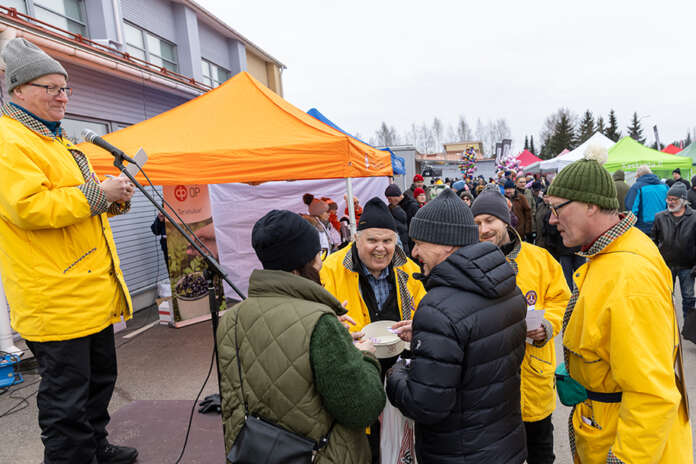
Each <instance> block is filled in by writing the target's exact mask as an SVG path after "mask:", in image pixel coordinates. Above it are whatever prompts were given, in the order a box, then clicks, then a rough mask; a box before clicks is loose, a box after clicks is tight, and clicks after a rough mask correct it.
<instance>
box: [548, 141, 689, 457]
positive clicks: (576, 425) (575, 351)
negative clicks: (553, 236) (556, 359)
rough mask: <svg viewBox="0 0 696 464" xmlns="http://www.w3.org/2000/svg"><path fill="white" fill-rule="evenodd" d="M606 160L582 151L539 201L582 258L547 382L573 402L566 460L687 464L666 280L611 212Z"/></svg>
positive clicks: (643, 239)
mask: <svg viewBox="0 0 696 464" xmlns="http://www.w3.org/2000/svg"><path fill="white" fill-rule="evenodd" d="M606 160H607V150H606V148H603V147H600V146H590V147H589V148H588V149H587V151H586V152H585V155H584V157H583V158H582V159H580V160H578V161H576V162H574V163H572V164H570V165H568V166H567V167H565V168H564V169H563V170H562V171H560V172H559V173H558V175H557V176H556V178H555V179H554V180H553V183H552V184H551V185H550V186H549V190H548V195H547V201H548V202H549V207H550V208H551V211H552V215H551V221H550V222H551V224H553V225H556V226H557V228H558V231H559V232H560V233H561V236H562V237H563V243H564V244H565V245H566V246H568V247H573V246H581V247H582V248H581V250H580V252H578V254H579V255H581V256H583V257H585V258H587V263H586V264H583V265H582V266H581V267H580V268H579V269H578V270H577V271H575V272H574V273H573V280H574V286H573V294H572V296H571V298H570V302H569V303H568V307H567V309H566V313H565V315H564V317H563V355H564V356H563V357H564V364H565V368H566V369H567V372H568V373H569V376H570V378H569V379H568V378H566V380H565V381H563V382H557V388H558V394H559V396H560V397H561V398H562V401H563V402H564V404H575V407H574V408H573V412H572V415H571V419H570V423H571V425H572V427H571V428H570V444H571V451H572V453H573V455H574V456H573V459H574V461H575V462H583V463H585V462H607V463H636V462H655V463H657V462H659V463H671V462H679V463H682V462H684V463H692V462H693V448H692V445H691V443H692V436H691V425H690V422H689V411H688V406H687V404H688V403H687V400H686V398H685V397H682V392H685V391H686V388H685V384H684V374H683V373H684V370H683V363H682V356H681V347H680V346H679V345H680V340H679V327H678V325H677V320H676V314H675V311H674V307H673V302H672V274H671V272H670V270H669V268H668V267H667V266H666V265H665V262H664V260H663V259H662V256H660V252H659V251H658V249H657V247H656V246H655V244H654V243H653V242H652V241H651V240H650V238H648V236H647V235H645V234H644V233H642V232H641V231H639V230H638V229H637V228H636V227H633V225H634V224H635V223H636V218H635V216H633V214H632V213H630V212H629V213H626V214H624V213H619V202H618V200H617V198H616V187H615V186H614V182H613V180H612V178H611V175H610V174H609V172H608V171H607V170H606V169H604V167H602V164H603V163H604V162H606ZM627 201H628V200H627ZM675 373H676V374H677V375H676V377H675ZM568 386H569V387H570V388H567V387H568ZM583 390H584V392H585V394H584V395H578V394H577V392H578V391H580V392H583ZM583 396H584V397H586V399H584V400H583Z"/></svg>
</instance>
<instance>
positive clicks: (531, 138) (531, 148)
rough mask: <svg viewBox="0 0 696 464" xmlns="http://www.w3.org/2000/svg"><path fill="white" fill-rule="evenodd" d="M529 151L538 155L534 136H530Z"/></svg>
mask: <svg viewBox="0 0 696 464" xmlns="http://www.w3.org/2000/svg"><path fill="white" fill-rule="evenodd" d="M529 151H531V152H532V155H536V150H535V149H534V136H533V135H530V136H529Z"/></svg>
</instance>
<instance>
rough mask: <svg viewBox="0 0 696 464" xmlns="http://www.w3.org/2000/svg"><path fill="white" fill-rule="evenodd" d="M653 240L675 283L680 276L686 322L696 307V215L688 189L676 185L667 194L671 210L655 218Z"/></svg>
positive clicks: (662, 212) (682, 185)
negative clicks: (690, 203)
mask: <svg viewBox="0 0 696 464" xmlns="http://www.w3.org/2000/svg"><path fill="white" fill-rule="evenodd" d="M650 235H651V237H652V239H653V241H654V242H655V244H656V245H657V248H658V249H659V250H660V254H662V257H663V258H664V259H665V263H667V266H668V267H669V270H670V271H671V272H672V281H673V284H674V283H676V279H677V277H679V285H680V290H681V296H682V311H683V313H684V320H685V321H686V317H687V316H688V314H689V313H690V312H691V311H693V309H694V306H695V305H696V298H694V277H696V276H695V275H694V274H696V213H695V212H694V210H693V209H691V208H690V207H689V202H688V200H687V192H686V187H685V185H684V184H683V183H681V182H675V183H674V184H672V187H671V188H670V189H669V191H668V192H667V210H666V211H661V212H659V213H657V214H656V215H655V222H654V224H653V229H652V233H651V234H650Z"/></svg>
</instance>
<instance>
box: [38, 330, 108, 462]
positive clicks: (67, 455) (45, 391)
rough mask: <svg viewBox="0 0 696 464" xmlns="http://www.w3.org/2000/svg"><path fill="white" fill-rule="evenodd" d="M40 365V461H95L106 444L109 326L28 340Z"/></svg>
mask: <svg viewBox="0 0 696 464" xmlns="http://www.w3.org/2000/svg"><path fill="white" fill-rule="evenodd" d="M27 346H28V347H29V349H30V350H31V352H32V353H34V357H35V358H36V360H37V362H38V364H39V374H40V375H41V383H40V384H39V392H38V395H37V397H36V402H37V405H38V407H39V426H40V427H41V441H43V444H44V462H45V464H63V463H65V464H67V463H70V464H88V463H92V462H96V458H95V451H96V449H97V448H98V447H102V446H105V445H106V443H107V441H106V435H107V432H106V425H107V424H108V423H109V412H108V410H107V407H108V406H109V401H110V400H111V394H112V393H113V391H114V385H115V384H116V374H117V367H116V347H115V344H114V329H113V326H109V327H107V328H106V329H104V330H102V331H101V332H98V333H96V334H93V335H88V336H86V337H82V338H76V339H73V340H65V341H59V342H27Z"/></svg>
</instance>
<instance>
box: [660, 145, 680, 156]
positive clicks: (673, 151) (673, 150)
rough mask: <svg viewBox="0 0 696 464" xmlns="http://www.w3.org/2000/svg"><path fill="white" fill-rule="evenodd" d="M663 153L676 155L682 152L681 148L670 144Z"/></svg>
mask: <svg viewBox="0 0 696 464" xmlns="http://www.w3.org/2000/svg"><path fill="white" fill-rule="evenodd" d="M661 151H662V153H669V154H670V155H676V154H677V153H679V152H680V151H681V148H679V147H677V146H675V145H673V144H671V143H670V144H669V145H667V146H666V147H665V148H663V149H662V150H661Z"/></svg>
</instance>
